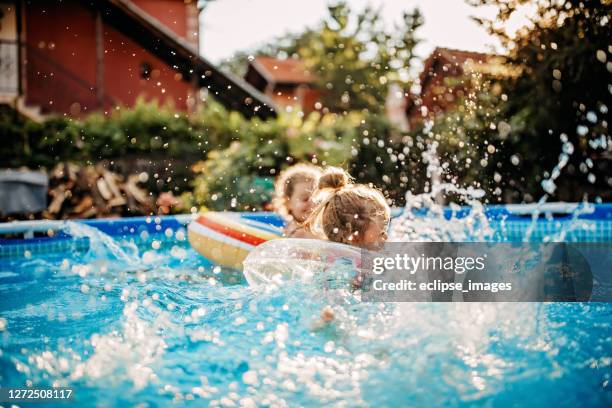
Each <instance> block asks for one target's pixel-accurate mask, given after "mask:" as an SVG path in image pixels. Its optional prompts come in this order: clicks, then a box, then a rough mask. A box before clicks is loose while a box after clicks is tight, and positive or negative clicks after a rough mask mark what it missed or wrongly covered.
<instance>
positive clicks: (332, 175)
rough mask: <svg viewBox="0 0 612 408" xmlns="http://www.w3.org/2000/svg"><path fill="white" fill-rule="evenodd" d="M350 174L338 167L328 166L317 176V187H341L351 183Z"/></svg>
mask: <svg viewBox="0 0 612 408" xmlns="http://www.w3.org/2000/svg"><path fill="white" fill-rule="evenodd" d="M351 183H352V180H351V176H349V174H348V173H347V172H346V171H344V170H342V169H341V168H339V167H328V168H327V169H325V172H324V173H323V175H322V176H321V177H320V178H319V189H321V190H323V189H326V188H332V189H341V188H342V187H345V186H347V185H348V184H351Z"/></svg>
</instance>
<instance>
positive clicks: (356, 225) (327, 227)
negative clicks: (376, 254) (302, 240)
mask: <svg viewBox="0 0 612 408" xmlns="http://www.w3.org/2000/svg"><path fill="white" fill-rule="evenodd" d="M317 193H318V194H320V195H322V196H323V199H322V200H321V201H320V202H319V203H318V205H317V207H316V208H315V209H314V210H312V213H311V215H310V217H309V218H308V220H307V222H306V225H307V226H308V227H309V229H310V230H311V231H312V232H313V233H314V234H317V235H319V237H321V238H326V239H328V240H329V241H333V242H339V243H341V244H348V245H353V246H358V247H361V248H365V249H379V248H380V247H382V245H383V244H384V243H385V241H386V240H387V228H388V226H389V220H390V218H391V216H390V214H391V211H390V209H389V205H388V204H387V202H386V200H385V197H384V196H383V195H382V193H381V192H380V191H379V190H377V189H374V188H371V187H368V186H366V185H363V184H353V183H352V180H351V178H350V176H349V175H348V174H347V173H346V172H345V171H344V170H342V169H339V168H337V167H329V168H327V169H326V170H325V172H324V173H323V175H322V176H321V177H320V178H319V191H318V192H317Z"/></svg>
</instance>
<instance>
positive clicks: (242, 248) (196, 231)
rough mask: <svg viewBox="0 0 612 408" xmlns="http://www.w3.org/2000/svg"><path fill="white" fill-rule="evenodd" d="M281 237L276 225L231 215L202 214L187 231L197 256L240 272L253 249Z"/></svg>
mask: <svg viewBox="0 0 612 408" xmlns="http://www.w3.org/2000/svg"><path fill="white" fill-rule="evenodd" d="M281 235H282V230H281V229H280V228H278V227H275V226H274V225H271V224H268V223H264V222H260V221H255V220H252V219H248V218H246V217H245V216H244V215H243V214H241V213H231V212H207V213H202V214H200V215H198V217H197V218H196V219H195V220H193V221H192V222H191V223H190V224H189V226H188V228H187V236H188V239H189V243H190V244H191V247H192V248H193V249H194V250H195V251H196V252H198V253H199V254H200V255H202V256H204V257H205V258H206V259H208V260H210V261H212V262H214V263H215V264H217V265H220V266H225V267H228V268H233V269H238V270H242V263H243V261H244V259H245V258H246V257H247V255H248V254H249V252H250V251H251V250H252V249H253V248H255V247H256V246H258V245H260V244H263V243H264V242H266V241H269V240H271V239H274V238H279V237H280V236H281Z"/></svg>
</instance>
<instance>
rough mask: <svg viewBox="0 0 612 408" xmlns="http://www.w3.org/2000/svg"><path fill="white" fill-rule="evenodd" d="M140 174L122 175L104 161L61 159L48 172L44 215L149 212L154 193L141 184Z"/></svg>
mask: <svg viewBox="0 0 612 408" xmlns="http://www.w3.org/2000/svg"><path fill="white" fill-rule="evenodd" d="M139 184H140V182H139V176H138V175H130V176H128V177H127V179H126V178H125V177H123V176H122V175H120V174H117V173H114V172H111V171H109V170H108V169H106V168H105V167H104V166H102V165H96V166H79V165H76V164H72V163H59V164H57V165H56V166H55V167H54V168H53V170H52V171H51V172H50V174H49V206H48V207H47V210H46V211H45V212H44V213H43V216H44V217H45V218H52V219H67V218H98V217H121V216H130V215H131V216H134V215H149V214H154V213H155V212H156V208H155V205H154V200H153V197H152V196H151V194H150V193H149V192H147V191H146V190H145V189H143V188H142V187H141V186H139Z"/></svg>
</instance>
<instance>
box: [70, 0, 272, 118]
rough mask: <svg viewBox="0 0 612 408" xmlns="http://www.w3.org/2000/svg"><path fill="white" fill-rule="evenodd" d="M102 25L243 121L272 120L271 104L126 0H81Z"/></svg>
mask: <svg viewBox="0 0 612 408" xmlns="http://www.w3.org/2000/svg"><path fill="white" fill-rule="evenodd" d="M81 1H82V2H83V3H84V4H85V5H86V6H88V7H90V8H93V9H96V10H98V11H100V12H101V14H102V18H103V19H104V21H105V22H106V23H107V24H109V25H112V26H113V27H115V28H116V29H117V30H119V31H121V32H122V33H124V34H125V35H127V36H129V37H130V38H132V39H133V40H134V41H136V42H138V43H139V44H140V45H141V46H142V47H143V48H145V49H147V50H148V51H150V52H152V53H153V54H155V55H157V56H158V57H159V58H161V59H162V60H164V61H166V63H168V64H169V65H170V66H172V67H173V68H174V69H176V70H177V71H179V72H180V73H181V74H182V76H183V78H184V80H185V81H189V82H193V83H195V84H197V85H198V86H199V87H201V88H207V89H209V91H210V92H211V93H212V94H213V95H214V96H215V98H216V99H218V100H219V102H221V103H222V104H223V105H224V106H226V107H227V108H228V109H235V110H238V111H240V112H242V113H243V114H244V115H245V116H247V117H253V116H258V117H260V118H262V119H265V118H268V117H273V116H276V111H275V106H274V103H273V102H272V101H271V100H270V99H269V98H268V97H267V96H265V95H264V94H262V93H261V92H259V91H258V90H257V89H255V88H254V87H252V86H251V85H249V84H248V83H246V82H245V81H243V80H242V79H240V78H238V77H237V76H235V75H233V74H231V73H230V72H227V71H224V70H221V69H220V68H218V67H215V66H214V65H213V64H212V63H211V62H210V61H208V60H207V59H206V58H204V57H202V56H201V55H200V53H199V52H198V50H197V49H196V48H195V47H193V46H192V45H191V44H189V43H188V42H187V41H186V40H184V39H183V38H180V37H179V36H177V35H176V34H174V33H173V32H172V31H171V30H170V29H169V28H167V27H166V26H164V25H163V24H162V23H161V22H159V21H158V20H157V19H155V18H154V17H152V16H150V15H149V14H147V13H146V12H144V11H143V10H142V9H140V8H139V7H138V6H136V5H135V4H134V3H133V2H132V1H130V0H81Z"/></svg>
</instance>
